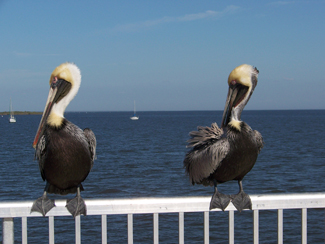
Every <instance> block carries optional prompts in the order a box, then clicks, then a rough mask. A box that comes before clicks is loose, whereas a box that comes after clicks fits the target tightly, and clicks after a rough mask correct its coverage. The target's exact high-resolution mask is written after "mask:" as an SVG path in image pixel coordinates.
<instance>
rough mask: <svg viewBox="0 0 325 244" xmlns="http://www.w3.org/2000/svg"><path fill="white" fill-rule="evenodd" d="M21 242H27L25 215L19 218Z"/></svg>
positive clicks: (24, 243) (25, 243)
mask: <svg viewBox="0 0 325 244" xmlns="http://www.w3.org/2000/svg"><path fill="white" fill-rule="evenodd" d="M21 243H22V244H27V217H22V218H21Z"/></svg>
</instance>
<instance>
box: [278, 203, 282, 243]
mask: <svg viewBox="0 0 325 244" xmlns="http://www.w3.org/2000/svg"><path fill="white" fill-rule="evenodd" d="M278 244H283V209H278Z"/></svg>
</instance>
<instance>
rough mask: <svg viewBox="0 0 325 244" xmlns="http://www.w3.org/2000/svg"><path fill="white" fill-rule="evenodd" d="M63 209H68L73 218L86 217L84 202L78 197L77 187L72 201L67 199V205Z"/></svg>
mask: <svg viewBox="0 0 325 244" xmlns="http://www.w3.org/2000/svg"><path fill="white" fill-rule="evenodd" d="M65 207H66V208H67V209H68V211H69V212H70V213H71V215H72V216H73V217H74V218H75V217H76V216H78V215H81V214H83V215H85V216H86V215H87V208H86V204H85V201H84V200H83V199H82V197H81V195H80V188H79V187H78V190H77V195H76V197H75V198H73V199H68V200H67V204H66V205H65Z"/></svg>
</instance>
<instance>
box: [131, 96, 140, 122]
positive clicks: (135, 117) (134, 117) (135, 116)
mask: <svg viewBox="0 0 325 244" xmlns="http://www.w3.org/2000/svg"><path fill="white" fill-rule="evenodd" d="M130 119H131V120H138V119H139V116H137V115H136V113H135V101H134V113H133V116H132V117H130Z"/></svg>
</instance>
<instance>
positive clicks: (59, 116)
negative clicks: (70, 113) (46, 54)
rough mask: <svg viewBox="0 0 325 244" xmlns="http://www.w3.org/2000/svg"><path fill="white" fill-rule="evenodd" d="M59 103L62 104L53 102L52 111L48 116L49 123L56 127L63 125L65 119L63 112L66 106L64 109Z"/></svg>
mask: <svg viewBox="0 0 325 244" xmlns="http://www.w3.org/2000/svg"><path fill="white" fill-rule="evenodd" d="M59 105H60V103H59V104H57V103H55V104H53V107H52V110H51V113H50V115H49V117H48V118H47V124H48V125H50V126H52V127H56V128H59V127H61V125H62V123H63V119H64V115H63V114H64V110H65V108H64V109H63V110H62V109H61V108H60V106H59ZM61 107H62V106H61Z"/></svg>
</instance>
